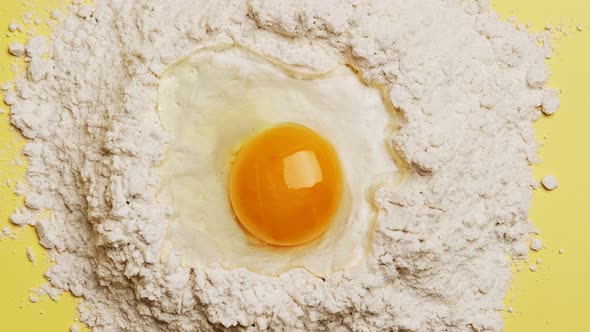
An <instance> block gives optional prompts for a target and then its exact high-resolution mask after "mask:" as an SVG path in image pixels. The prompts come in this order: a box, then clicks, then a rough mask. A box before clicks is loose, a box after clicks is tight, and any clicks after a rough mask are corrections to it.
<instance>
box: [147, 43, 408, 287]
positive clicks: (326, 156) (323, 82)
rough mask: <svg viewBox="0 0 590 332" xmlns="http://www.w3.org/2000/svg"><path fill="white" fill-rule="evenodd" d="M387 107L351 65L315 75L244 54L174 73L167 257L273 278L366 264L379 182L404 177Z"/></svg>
mask: <svg viewBox="0 0 590 332" xmlns="http://www.w3.org/2000/svg"><path fill="white" fill-rule="evenodd" d="M381 96H382V94H381V91H379V90H377V89H375V88H373V87H370V86H367V85H365V84H364V83H363V82H362V80H360V79H359V77H358V76H357V75H356V74H355V72H354V71H353V70H351V69H350V68H349V67H347V66H345V65H341V64H337V63H335V64H334V68H333V69H332V70H330V71H328V72H316V71H314V70H313V69H310V68H304V69H302V68H300V67H296V66H292V65H287V64H284V63H281V62H279V61H277V60H274V59H270V58H267V57H265V56H262V55H259V54H257V53H255V52H253V51H251V50H249V49H246V48H244V47H236V46H221V47H215V48H205V49H201V50H197V51H195V52H194V53H192V54H190V55H188V56H187V57H186V58H184V59H182V60H180V61H178V62H176V63H174V64H172V65H170V66H169V67H168V68H167V69H166V70H165V72H164V73H163V75H162V77H161V79H160V86H159V102H158V112H159V116H160V120H161V122H162V126H163V127H164V129H166V131H167V132H168V133H169V135H170V142H169V144H168V149H167V153H166V155H165V157H164V159H163V161H162V163H161V165H160V168H159V171H160V176H161V185H160V191H159V193H158V199H159V201H160V202H161V203H162V204H166V205H169V206H170V207H171V208H172V210H171V211H173V212H172V213H171V215H170V216H169V217H168V229H167V232H166V237H165V241H164V243H163V250H162V252H163V256H167V255H171V254H173V253H174V255H179V256H181V257H182V261H183V262H184V264H186V265H188V266H191V265H199V266H206V267H218V266H221V267H224V268H246V269H248V270H251V271H254V272H257V273H263V274H268V275H277V274H280V273H282V272H285V271H288V270H290V269H293V268H305V269H307V270H309V271H310V272H312V273H315V274H316V275H320V276H325V275H328V274H330V273H334V272H336V271H340V270H343V269H346V268H350V267H352V266H355V265H357V264H361V263H362V262H364V261H365V260H366V259H367V256H368V253H369V252H370V251H371V243H372V240H373V236H372V234H373V231H374V228H375V223H376V219H377V214H378V210H377V208H376V206H377V204H374V197H373V194H374V189H375V186H376V183H379V181H381V179H383V178H384V175H385V176H386V177H388V178H391V179H398V178H400V176H399V171H398V168H397V166H396V164H395V162H394V160H393V158H392V154H391V153H390V149H388V144H387V137H388V136H389V134H390V133H391V130H392V129H391V128H392V123H393V117H392V109H391V107H390V105H388V104H387V103H384V101H383V99H382V98H381ZM164 258H165V257H164Z"/></svg>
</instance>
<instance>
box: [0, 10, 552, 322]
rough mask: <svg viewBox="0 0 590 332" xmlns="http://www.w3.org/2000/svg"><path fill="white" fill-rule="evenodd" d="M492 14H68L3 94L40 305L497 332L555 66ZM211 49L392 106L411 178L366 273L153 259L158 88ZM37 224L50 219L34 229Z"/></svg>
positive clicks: (157, 232)
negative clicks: (60, 300) (246, 52)
mask: <svg viewBox="0 0 590 332" xmlns="http://www.w3.org/2000/svg"><path fill="white" fill-rule="evenodd" d="M77 3H78V2H77ZM488 7H489V6H488V1H485V0H480V1H459V0H424V1H402V0H392V1H359V0H348V1H337V0H330V1H313V0H297V1H278V0H273V1H262V0H248V1H246V0H229V1H224V2H216V1H196V2H195V1H189V0H173V1H147V0H138V1H122V0H112V1H107V0H97V1H95V6H94V7H90V6H88V5H73V6H72V10H73V13H72V15H69V16H64V17H62V18H61V22H56V23H54V24H59V25H57V26H56V27H55V29H54V35H53V37H52V41H51V43H50V45H48V44H47V43H46V42H45V40H44V39H42V38H41V37H35V38H33V39H32V40H31V41H29V42H28V43H27V44H26V47H25V50H24V51H26V55H27V57H30V58H31V65H30V66H29V69H28V72H27V73H25V74H24V75H23V76H21V77H19V78H17V79H16V80H15V89H14V90H11V91H8V92H7V94H6V96H5V101H6V102H7V103H8V104H10V105H11V121H12V123H13V124H14V125H15V126H16V127H18V128H19V129H20V130H21V131H22V133H23V135H24V136H26V137H27V138H28V140H29V143H28V144H27V146H26V147H25V149H24V151H23V153H24V154H25V155H26V156H27V157H28V159H29V162H30V166H29V168H28V173H27V180H28V183H29V185H30V192H29V193H27V195H26V207H23V208H21V209H20V210H19V211H17V212H16V213H15V215H14V216H13V218H12V220H13V222H14V223H16V224H19V225H21V224H25V223H28V224H32V225H35V227H36V229H37V232H38V234H39V238H40V242H41V244H42V245H43V246H44V247H45V248H47V249H49V252H50V256H51V258H52V259H53V260H54V261H55V265H54V266H53V267H51V268H50V269H49V270H48V271H47V272H46V274H45V275H46V277H47V279H48V280H49V282H50V284H51V286H45V287H43V288H42V289H40V290H39V292H40V294H43V293H46V294H49V295H51V296H52V298H57V294H59V292H62V291H70V292H72V293H73V294H74V295H75V296H79V297H81V298H82V301H81V304H80V306H79V313H80V320H81V321H82V322H84V323H86V324H88V325H89V326H90V327H93V328H94V329H95V330H96V331H121V330H128V331H148V332H149V331H163V330H164V331H203V330H215V329H222V328H228V327H234V328H235V329H236V330H248V331H257V330H267V329H271V330H278V331H297V330H301V331H304V330H305V331H312V330H325V331H344V330H354V331H377V330H390V331H499V330H501V329H502V327H503V323H502V319H501V316H500V312H499V311H500V310H501V309H502V308H503V306H502V299H503V297H504V295H505V294H506V292H507V290H508V283H509V280H510V278H511V270H510V258H509V254H510V253H513V254H514V255H515V256H518V257H522V256H525V255H526V253H527V250H528V246H527V243H528V233H529V232H530V231H531V229H532V226H531V224H530V223H529V221H528V211H529V207H530V201H531V196H532V190H533V188H534V186H535V183H534V181H533V180H532V173H531V169H530V167H529V165H530V164H532V163H535V162H536V161H537V158H536V143H535V141H534V137H533V128H532V126H531V123H532V122H533V121H534V120H536V119H537V118H538V117H539V116H540V111H542V110H543V107H548V108H549V112H552V111H554V110H555V109H556V107H557V106H556V105H557V104H556V96H557V93H556V92H555V91H553V90H549V89H546V88H544V85H545V82H546V80H547V78H548V76H549V72H548V70H547V68H546V66H545V65H544V60H545V57H548V56H549V53H548V52H549V51H548V49H547V48H543V47H539V46H538V44H537V41H538V40H539V39H540V40H541V41H546V36H544V35H537V36H535V35H531V34H529V33H528V32H526V31H521V30H518V29H516V28H515V27H513V26H512V25H510V24H509V23H505V22H502V21H501V20H500V19H499V18H498V16H497V15H496V14H495V13H494V12H492V11H491V10H490V9H489V8H488ZM54 16H55V17H58V16H57V15H54ZM220 43H225V44H227V43H238V44H242V45H245V46H247V47H249V48H251V49H253V50H254V51H256V52H258V53H262V54H265V55H267V56H269V57H274V58H277V59H280V60H281V61H283V62H285V63H289V64H295V65H302V66H308V67H313V68H316V69H319V70H325V69H328V68H331V67H333V66H334V65H336V64H337V63H338V62H343V61H348V62H350V63H352V64H353V65H354V66H355V67H356V68H358V70H359V71H360V73H361V75H362V76H363V77H364V78H365V79H366V80H367V81H370V82H373V83H378V84H381V85H382V86H384V87H385V88H386V89H387V91H389V98H390V99H391V101H392V102H393V104H394V105H395V106H396V107H397V108H398V109H399V111H400V114H401V116H402V117H403V121H402V123H401V128H400V129H399V130H397V131H396V132H395V134H394V135H393V136H392V138H391V145H392V147H393V148H394V149H395V150H396V151H397V153H398V154H399V155H400V157H401V158H402V159H404V160H405V162H407V164H408V165H409V167H410V170H411V174H410V175H409V176H408V179H407V181H406V183H405V184H404V185H403V186H401V187H400V188H396V189H391V188H382V189H381V190H379V191H378V192H377V195H376V201H377V204H378V206H379V208H380V210H381V215H380V218H379V220H378V225H377V227H376V230H375V236H374V246H373V252H372V254H371V256H370V257H369V259H368V262H367V264H366V265H365V266H362V267H360V268H356V269H354V270H347V271H342V272H338V273H335V274H333V275H331V276H328V277H326V278H325V279H320V278H317V277H315V276H314V275H312V274H311V273H309V272H306V271H305V270H301V269H296V270H292V271H290V272H287V273H285V274H283V275H281V276H280V277H267V276H263V275H258V274H255V273H252V272H249V271H247V270H245V269H236V270H225V269H223V268H220V267H218V268H207V269H204V268H195V269H188V268H185V267H183V266H181V265H180V258H179V257H175V256H174V255H171V256H170V257H169V258H168V259H167V260H166V261H160V260H159V257H160V248H161V245H162V241H163V236H164V233H165V229H166V227H167V218H168V216H169V215H170V214H171V213H172V211H173V210H172V207H169V206H163V205H160V204H158V203H157V201H156V199H155V194H156V192H157V190H158V187H159V178H158V171H157V166H158V164H159V162H160V160H161V159H162V157H163V154H164V152H165V150H166V144H167V141H168V140H169V138H168V135H167V133H166V132H164V131H163V129H162V127H161V125H160V122H159V118H158V114H157V113H156V101H157V91H158V76H159V74H160V73H161V72H162V70H163V68H165V67H166V66H167V65H169V64H171V63H173V62H174V61H176V60H178V59H179V58H181V57H183V56H186V55H187V54H189V53H190V52H192V51H194V50H195V49H197V48H200V47H204V46H208V45H215V44H220ZM13 50H14V51H15V53H17V54H16V55H23V48H22V47H18V49H16V48H14V49H13ZM11 52H12V51H11ZM384 126H385V124H384ZM139 175H141V176H139ZM359 176H362V174H359ZM44 209H50V210H52V211H53V213H52V215H51V217H49V218H44V217H40V216H39V212H40V211H42V210H44ZM195 241H198V239H195ZM523 248H524V249H523ZM72 330H74V329H73V328H72Z"/></svg>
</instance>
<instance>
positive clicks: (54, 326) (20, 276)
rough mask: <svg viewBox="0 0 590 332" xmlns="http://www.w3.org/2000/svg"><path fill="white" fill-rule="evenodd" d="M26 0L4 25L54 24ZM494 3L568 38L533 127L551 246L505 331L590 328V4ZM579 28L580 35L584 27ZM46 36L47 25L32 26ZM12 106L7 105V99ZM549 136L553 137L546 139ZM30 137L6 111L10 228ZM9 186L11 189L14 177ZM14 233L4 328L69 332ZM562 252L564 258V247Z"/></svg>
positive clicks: (2, 177)
mask: <svg viewBox="0 0 590 332" xmlns="http://www.w3.org/2000/svg"><path fill="white" fill-rule="evenodd" d="M21 2H22V1H20V0H2V4H0V31H7V29H6V28H7V26H8V24H9V22H10V21H11V20H12V19H16V21H17V22H18V23H21V22H22V20H21V19H20V15H21V14H22V13H24V12H35V13H36V14H35V16H34V17H39V18H42V19H43V20H46V19H47V18H48V14H47V11H46V10H45V9H47V8H55V7H56V6H57V5H58V4H60V3H65V2H64V1H63V0H61V1H60V0H41V1H37V2H34V3H36V4H37V6H36V8H33V9H31V8H25V7H23V6H22V5H21ZM493 4H494V7H495V8H496V9H497V10H498V11H499V12H500V13H501V14H502V16H503V17H506V18H507V17H510V16H513V15H514V16H515V17H517V18H518V19H519V22H521V23H525V24H526V23H533V26H532V28H531V29H532V30H541V29H543V28H544V26H545V25H546V24H552V25H553V26H558V25H559V24H560V23H563V24H564V26H565V27H566V28H567V29H566V30H567V31H568V36H563V35H562V34H558V36H561V37H560V38H559V40H557V41H556V43H555V46H556V47H557V52H556V54H555V56H554V58H553V59H552V60H551V61H549V63H550V66H551V69H552V71H553V76H552V78H551V81H550V84H551V85H552V86H554V87H557V88H560V89H561V90H563V93H562V95H561V97H562V107H561V109H560V110H559V111H558V113H557V114H556V115H554V116H551V117H548V118H543V119H541V120H540V121H539V122H538V123H537V124H536V126H535V128H536V131H537V136H538V139H539V140H540V141H542V142H544V143H545V146H544V147H543V148H542V149H541V150H540V153H541V157H542V158H543V164H542V165H540V166H537V167H535V176H536V177H537V178H540V177H542V176H543V175H545V174H548V173H551V174H553V175H555V176H556V177H557V178H558V179H559V180H560V183H561V185H560V187H559V188H558V189H557V190H555V191H554V192H551V193H549V192H546V191H544V190H538V191H537V193H536V194H535V198H534V202H533V210H532V215H531V218H532V220H533V221H534V222H535V224H536V226H537V227H538V229H539V230H540V231H541V234H540V237H541V238H542V239H543V241H544V243H545V247H546V248H545V249H543V250H541V252H539V253H535V254H533V255H531V258H530V260H529V261H530V262H529V263H530V264H531V263H534V261H535V260H536V259H537V258H542V263H541V264H537V265H538V270H537V271H536V272H531V271H529V270H528V265H527V264H521V267H522V271H521V272H519V273H517V275H516V276H515V278H514V282H513V286H512V287H513V289H512V291H511V292H510V294H508V296H507V298H506V301H505V302H506V308H508V307H512V309H513V310H512V311H513V312H512V313H508V312H507V311H506V312H505V313H504V315H505V317H506V331H508V332H510V331H514V332H520V331H535V332H543V331H569V332H577V331H580V332H587V331H590V322H589V320H588V318H589V317H590V304H589V303H588V302H589V301H590V286H589V283H590V238H588V236H589V234H590V217H589V216H587V215H586V214H585V211H584V204H588V202H586V200H588V198H589V195H588V193H587V191H586V190H587V188H590V177H589V176H588V175H587V174H588V173H587V171H588V169H590V130H589V129H588V128H587V127H589V126H590V90H589V89H590V65H589V64H588V61H590V30H588V28H590V1H586V0H560V1H554V0H494V1H493ZM578 24H581V25H582V26H581V28H582V30H583V31H582V32H579V31H577V29H576V25H578ZM30 28H36V29H37V30H38V31H42V32H48V30H47V29H46V28H43V27H42V25H39V26H34V25H28V26H27V30H28V29H30ZM24 38H25V34H23V33H11V34H10V36H7V37H6V36H4V32H2V35H1V36H0V50H6V48H7V46H8V44H9V43H10V42H11V41H15V40H17V41H22V40H24ZM13 61H14V59H13V58H12V57H11V56H9V55H8V54H7V52H6V51H0V83H1V82H5V81H8V80H10V79H11V77H12V74H11V71H10V65H11V64H12V63H13ZM1 108H2V109H3V110H6V109H7V107H6V106H5V105H2V106H1ZM544 136H547V139H544ZM23 144H24V140H23V139H22V138H20V137H19V135H18V134H17V133H16V132H15V131H14V130H12V129H11V128H10V126H9V124H8V116H7V114H0V171H1V173H0V228H3V227H4V226H6V225H8V224H9V223H8V217H9V216H10V214H11V213H12V211H13V210H14V209H15V208H16V207H17V206H19V205H20V204H22V198H17V197H15V196H14V195H13V194H12V192H13V188H14V185H15V184H16V182H17V181H18V180H19V179H22V177H23V175H24V171H25V170H24V166H18V163H19V162H18V160H22V158H21V157H20V154H19V151H20V148H21V147H22V146H23ZM7 180H10V181H11V184H10V185H9V187H7V186H6V185H5V184H6V181H7ZM9 227H10V228H11V230H12V232H13V233H14V234H15V239H10V238H4V239H3V240H2V241H0V264H1V266H2V273H1V277H0V278H1V279H0V280H1V282H0V296H1V298H0V310H1V312H0V317H2V319H1V322H0V324H1V325H0V330H9V331H49V332H51V331H66V330H67V329H68V328H69V327H70V326H71V324H72V322H73V320H74V318H75V302H76V301H75V299H73V298H72V297H71V296H69V295H64V296H62V297H61V298H60V301H59V302H58V303H53V302H52V301H51V300H49V299H47V298H43V299H41V301H40V302H39V303H35V304H33V303H30V302H29V301H28V296H29V289H30V288H31V287H36V286H39V285H41V284H42V283H43V281H44V280H43V271H44V270H45V269H46V268H47V267H48V266H49V265H50V263H49V262H48V260H47V255H46V254H45V253H44V251H43V250H42V248H41V247H40V246H39V245H38V244H37V238H36V235H35V232H34V230H33V229H31V228H30V227H25V228H24V229H20V228H18V227H14V226H9ZM27 246H30V247H31V248H32V249H33V252H34V253H35V256H36V263H35V264H31V263H30V262H29V261H28V260H27V258H26V248H27ZM560 248H563V249H564V253H563V254H559V253H558V250H559V249H560Z"/></svg>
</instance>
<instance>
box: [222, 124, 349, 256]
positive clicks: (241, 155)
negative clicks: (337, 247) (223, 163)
mask: <svg viewBox="0 0 590 332" xmlns="http://www.w3.org/2000/svg"><path fill="white" fill-rule="evenodd" d="M343 187H344V183H343V174H342V170H341V167H340V162H339V159H338V155H337V154H336V151H335V150H334V148H333V147H332V146H331V144H330V143H329V142H328V141H326V140H325V139H324V138H323V137H321V136H320V135H318V134H317V133H316V132H315V131H313V130H311V129H310V128H307V127H305V126H302V125H298V124H282V125H279V126H276V127H272V128H270V129H267V130H265V131H264V132H262V133H260V134H258V135H257V136H255V137H254V138H252V139H251V140H250V141H248V142H246V144H244V145H243V146H242V147H241V149H240V151H239V152H238V154H237V156H236V159H235V160H234V162H233V164H232V167H231V171H230V181H229V196H230V201H231V205H232V208H233V211H234V213H235V215H236V217H237V219H238V220H239V222H240V223H241V224H242V226H244V228H245V229H246V230H248V231H249V232H250V233H251V234H252V235H254V236H255V237H256V238H258V239H259V240H261V241H263V242H266V243H269V244H273V245H277V246H296V245H300V244H304V243H306V242H309V241H311V240H313V239H314V238H316V237H318V236H319V235H321V234H322V233H323V232H324V231H325V230H326V229H327V228H328V226H329V225H330V223H331V222H332V221H333V219H334V218H335V216H336V213H337V210H338V208H339V205H340V202H341V200H342V195H343Z"/></svg>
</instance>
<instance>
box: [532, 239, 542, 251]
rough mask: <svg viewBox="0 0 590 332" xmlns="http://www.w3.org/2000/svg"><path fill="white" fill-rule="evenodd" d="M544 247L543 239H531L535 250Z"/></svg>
mask: <svg viewBox="0 0 590 332" xmlns="http://www.w3.org/2000/svg"><path fill="white" fill-rule="evenodd" d="M542 248H543V241H542V240H541V239H533V241H531V249H532V250H534V251H539V250H541V249H542Z"/></svg>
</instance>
